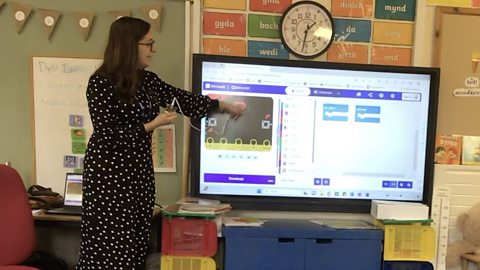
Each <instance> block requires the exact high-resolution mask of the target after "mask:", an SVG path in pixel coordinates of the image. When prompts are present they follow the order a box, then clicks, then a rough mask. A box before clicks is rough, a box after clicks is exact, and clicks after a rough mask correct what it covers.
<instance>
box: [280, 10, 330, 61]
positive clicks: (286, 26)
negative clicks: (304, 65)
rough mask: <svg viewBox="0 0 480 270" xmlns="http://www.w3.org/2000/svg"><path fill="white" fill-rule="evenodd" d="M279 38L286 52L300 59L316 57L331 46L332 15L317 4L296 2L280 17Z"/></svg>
mask: <svg viewBox="0 0 480 270" xmlns="http://www.w3.org/2000/svg"><path fill="white" fill-rule="evenodd" d="M280 36H281V39H282V42H283V44H284V45H285V46H286V48H287V50H289V51H290V52H291V53H293V54H294V55H296V56H298V57H302V58H314V57H317V56H319V55H321V54H323V53H324V52H325V51H326V50H327V49H328V47H330V45H331V44H332V41H333V18H332V15H330V12H329V11H328V10H327V9H326V8H325V7H323V6H322V5H320V4H319V3H317V2H313V1H300V2H296V3H294V4H293V5H291V6H290V7H288V8H287V9H286V10H285V12H284V13H283V15H282V18H281V21H280Z"/></svg>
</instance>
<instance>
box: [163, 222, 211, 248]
mask: <svg viewBox="0 0 480 270" xmlns="http://www.w3.org/2000/svg"><path fill="white" fill-rule="evenodd" d="M216 252H217V226H216V224H215V222H214V220H213V219H208V218H194V217H167V216H164V217H163V220H162V254H163V255H174V256H198V257H211V256H213V255H215V253H216Z"/></svg>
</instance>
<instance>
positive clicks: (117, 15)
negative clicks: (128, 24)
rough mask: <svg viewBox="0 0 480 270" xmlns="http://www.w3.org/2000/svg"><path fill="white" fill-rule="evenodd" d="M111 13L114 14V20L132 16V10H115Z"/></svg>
mask: <svg viewBox="0 0 480 270" xmlns="http://www.w3.org/2000/svg"><path fill="white" fill-rule="evenodd" d="M109 13H110V14H112V16H113V19H114V20H117V19H119V18H121V17H125V16H130V10H113V11H110V12H109Z"/></svg>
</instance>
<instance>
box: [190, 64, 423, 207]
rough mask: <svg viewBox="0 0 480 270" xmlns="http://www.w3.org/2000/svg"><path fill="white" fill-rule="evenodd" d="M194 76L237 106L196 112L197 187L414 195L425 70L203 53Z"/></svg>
mask: <svg viewBox="0 0 480 270" xmlns="http://www.w3.org/2000/svg"><path fill="white" fill-rule="evenodd" d="M201 79H202V93H203V94H207V95H209V96H210V97H212V98H215V99H220V100H224V101H228V102H232V103H236V104H239V105H241V106H243V107H244V108H245V111H244V113H243V115H242V116H241V117H240V118H239V119H237V120H234V119H232V118H230V117H229V115H228V114H213V115H211V116H209V117H207V118H205V119H203V122H202V127H201V145H200V148H201V149H200V151H201V158H200V163H201V164H200V179H199V181H200V182H199V188H200V190H199V193H200V194H222V195H225V194H227V195H247V196H281V197H313V198H348V199H401V200H412V201H420V200H422V196H423V181H424V171H425V168H424V166H425V163H424V162H425V153H426V150H425V149H426V137H427V121H428V106H429V105H428V102H429V96H428V95H429V91H430V76H429V75H426V74H410V73H392V72H379V71H355V70H333V69H321V68H307V67H286V66H285V67H282V66H267V65H258V64H239V63H221V62H203V63H202V78H201Z"/></svg>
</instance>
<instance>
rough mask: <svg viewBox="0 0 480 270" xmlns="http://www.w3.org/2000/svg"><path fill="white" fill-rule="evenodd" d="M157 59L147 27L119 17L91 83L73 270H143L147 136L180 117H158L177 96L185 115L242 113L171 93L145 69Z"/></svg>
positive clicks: (149, 188)
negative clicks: (88, 133) (77, 251)
mask: <svg viewBox="0 0 480 270" xmlns="http://www.w3.org/2000/svg"><path fill="white" fill-rule="evenodd" d="M154 53H155V49H154V40H153V38H152V33H151V32H150V25H149V24H148V23H147V22H145V21H143V20H141V19H137V18H132V17H122V18H120V19H118V20H116V21H115V22H114V23H113V24H112V26H111V28H110V36H109V40H108V44H107V48H106V50H105V55H104V59H103V64H102V65H101V66H100V67H99V68H98V70H97V71H96V72H95V73H94V74H93V75H92V76H91V77H90V80H89V83H88V87H87V94H86V95H87V100H88V108H89V112H90V117H91V120H92V124H93V129H94V131H93V134H92V136H91V138H90V141H89V143H88V148H87V152H86V155H85V164H84V189H83V212H82V227H81V234H82V235H81V237H82V239H81V247H80V258H79V263H78V265H77V270H84V269H143V266H144V260H145V256H146V252H147V243H148V240H149V234H150V220H151V218H152V211H153V205H154V200H155V198H154V197H155V183H154V180H155V179H154V174H153V165H152V158H151V135H152V131H153V130H154V129H155V128H157V127H159V126H162V125H166V124H170V123H172V121H173V120H175V118H176V117H177V114H176V113H175V112H163V113H159V108H160V107H165V106H166V105H167V104H171V102H172V100H173V98H174V97H175V98H176V99H177V100H178V102H179V104H180V107H181V110H182V112H183V113H184V114H185V115H186V116H190V117H203V116H206V115H207V114H209V113H210V112H212V111H225V112H228V113H230V114H231V115H232V116H233V117H238V116H239V115H240V114H241V111H242V109H241V108H240V107H237V106H234V105H232V104H227V103H223V102H219V101H217V100H211V99H210V98H208V97H206V96H201V95H196V94H192V93H190V92H187V91H184V90H181V89H178V88H175V87H173V86H171V85H169V84H167V83H165V82H164V81H162V80H161V79H160V78H159V77H158V76H157V75H156V74H154V73H153V72H150V71H146V70H144V68H146V67H148V66H149V64H150V61H151V58H152V56H153V54H154Z"/></svg>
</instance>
